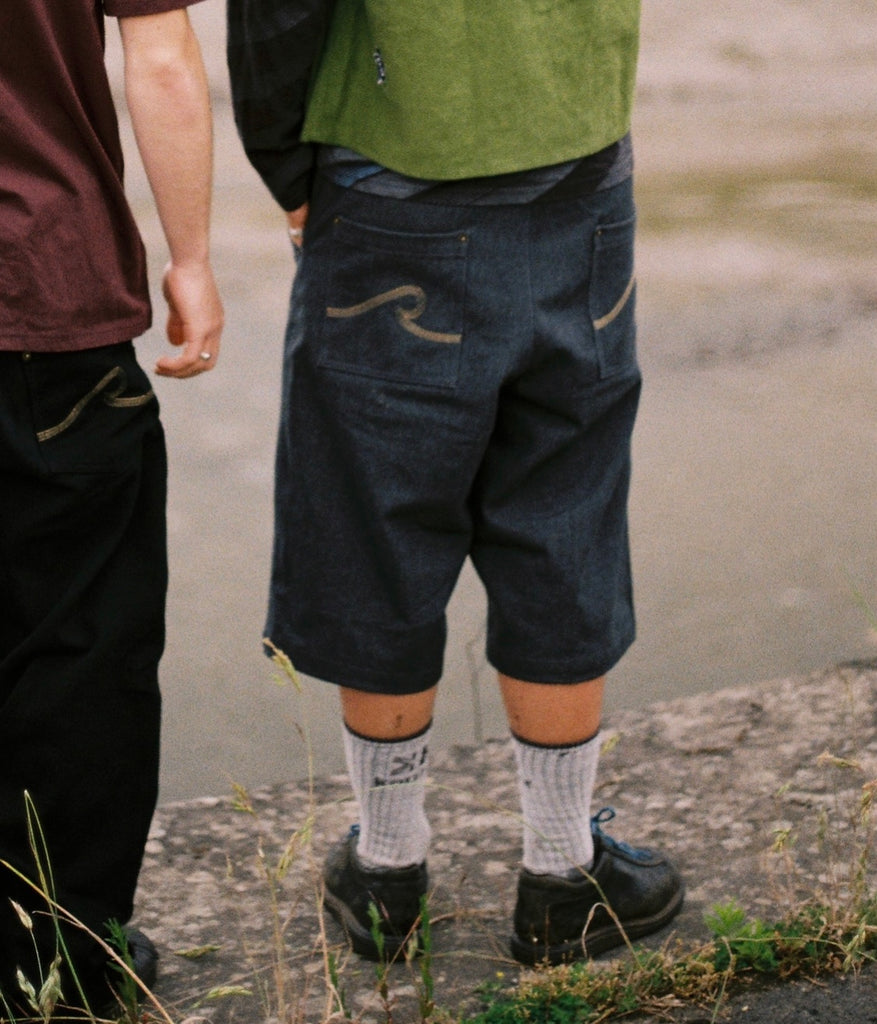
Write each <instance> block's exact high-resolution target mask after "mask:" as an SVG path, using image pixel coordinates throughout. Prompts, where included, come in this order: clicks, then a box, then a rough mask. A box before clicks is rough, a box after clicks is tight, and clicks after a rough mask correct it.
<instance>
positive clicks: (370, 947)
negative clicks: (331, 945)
mask: <svg viewBox="0 0 877 1024" xmlns="http://www.w3.org/2000/svg"><path fill="white" fill-rule="evenodd" d="M323 902H324V904H325V907H326V910H328V911H329V913H330V914H331V915H332V917H334V918H335V920H336V921H337V922H338V923H339V924H340V925H341V927H342V928H343V929H344V931H345V932H346V934H347V939H348V941H349V942H350V948H351V949H352V950H353V952H354V953H357V954H358V955H359V956H361V957H364V958H365V959H366V960H374V961H376V962H380V961H382V960H395V959H396V957H397V956H398V955H399V951H400V950H402V949H404V948H405V946H407V945H408V943H409V942H414V943H415V944H417V932H416V931H414V932H412V933H411V934H408V935H393V934H390V935H388V934H386V933H384V951H383V954H381V952H380V951H379V950H378V944H377V943H376V942H375V940H374V936H373V935H372V933H371V929H366V928H363V926H362V925H361V924H360V922H359V921H358V920H357V919H356V917H355V916H354V914H353V912H352V911H351V910H350V908H349V907H348V906H347V904H346V903H344V902H343V901H342V900H340V899H339V898H338V897H337V896H335V894H334V893H333V892H332V891H331V890H330V889H328V888H326V889H325V890H324V894H323Z"/></svg>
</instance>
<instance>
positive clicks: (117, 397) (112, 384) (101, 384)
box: [37, 366, 155, 442]
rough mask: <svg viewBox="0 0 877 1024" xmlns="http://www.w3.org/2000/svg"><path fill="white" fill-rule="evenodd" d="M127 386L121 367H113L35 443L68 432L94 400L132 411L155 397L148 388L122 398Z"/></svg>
mask: <svg viewBox="0 0 877 1024" xmlns="http://www.w3.org/2000/svg"><path fill="white" fill-rule="evenodd" d="M127 384H128V378H127V376H126V375H125V371H124V370H123V369H122V367H121V366H114V367H113V369H112V370H110V371H109V373H107V374H105V375H104V376H103V377H102V378H101V379H100V380H99V381H98V382H97V384H95V386H94V387H93V388H92V389H91V391H89V392H88V394H87V395H84V396H83V397H82V398H80V399H79V401H78V402H77V403H76V405H74V406H73V408H72V409H71V410H70V412H68V413H67V415H66V416H65V417H64V419H63V420H61V422H60V423H56V424H55V426H54V427H47V428H46V429H45V430H40V431H38V432H37V441H39V442H43V441H51V439H52V438H53V437H57V436H58V435H59V434H63V433H64V431H65V430H69V429H70V427H72V426H73V424H74V423H75V422H76V421H77V420H78V419H79V417H80V416H81V415H82V412H83V410H84V409H85V408H86V406H87V405H88V404H89V403H90V402H92V401H94V399H95V398H98V397H100V399H101V401H102V402H104V404H105V405H109V406H111V407H112V408H114V409H132V408H136V407H137V406H138V405H145V404H146V403H147V402H148V401H150V400H151V399H152V398H153V397H154V396H155V392H154V391H153V390H152V388H150V389H149V390H148V391H146V392H144V393H143V394H140V395H129V396H127V397H122V392H123V391H124V390H125V388H126V387H127Z"/></svg>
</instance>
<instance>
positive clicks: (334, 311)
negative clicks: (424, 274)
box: [326, 284, 462, 345]
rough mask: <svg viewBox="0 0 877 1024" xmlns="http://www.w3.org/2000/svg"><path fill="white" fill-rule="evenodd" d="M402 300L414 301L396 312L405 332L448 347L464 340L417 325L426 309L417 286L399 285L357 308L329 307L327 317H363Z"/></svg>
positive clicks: (424, 299)
mask: <svg viewBox="0 0 877 1024" xmlns="http://www.w3.org/2000/svg"><path fill="white" fill-rule="evenodd" d="M401 299H414V305H413V306H412V307H408V308H406V307H405V306H396V309H395V311H394V312H395V313H396V319H397V320H398V321H399V324H400V326H401V327H402V328H404V330H406V331H408V332H409V333H410V334H414V335H416V336H417V337H418V338H425V339H426V340H427V341H440V342H444V343H445V344H447V345H458V344H459V343H460V339H461V338H462V335H460V334H444V333H442V332H441V331H428V330H427V329H426V328H425V327H421V326H420V324H417V323H415V321H416V320H417V319H418V318H419V317H420V316H421V315H422V314H423V312H424V310H425V309H426V292H425V291H424V290H423V289H422V288H421V287H420V286H419V285H416V284H403V285H399V287H398V288H391V289H390V290H389V291H388V292H381V293H380V295H374V296H372V298H370V299H366V300H365V302H359V303H357V304H356V305H355V306H345V307H343V308H342V307H340V306H327V307H326V316H330V317H333V318H334V319H347V318H349V317H354V316H362V315H363V314H364V313H370V312H371V311H372V310H373V309H377V308H378V307H379V306H384V305H386V304H387V303H388V302H396V301H397V300H401Z"/></svg>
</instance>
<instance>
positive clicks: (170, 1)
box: [104, 0, 200, 18]
mask: <svg viewBox="0 0 877 1024" xmlns="http://www.w3.org/2000/svg"><path fill="white" fill-rule="evenodd" d="M199 2H200V0H104V12H105V13H106V14H108V15H109V16H110V17H111V18H136V17H139V16H141V15H144V14H164V13H165V12H166V11H178V10H179V9H180V8H181V7H190V6H191V5H192V4H193V3H199Z"/></svg>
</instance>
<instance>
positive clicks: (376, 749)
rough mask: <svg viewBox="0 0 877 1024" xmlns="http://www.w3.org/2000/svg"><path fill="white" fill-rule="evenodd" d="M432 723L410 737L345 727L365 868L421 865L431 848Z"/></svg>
mask: <svg viewBox="0 0 877 1024" xmlns="http://www.w3.org/2000/svg"><path fill="white" fill-rule="evenodd" d="M430 732H431V727H430V726H427V728H426V729H425V730H424V731H423V732H422V733H418V735H416V736H411V737H409V738H407V739H402V740H393V741H389V742H384V741H382V740H370V739H367V738H366V737H364V736H359V735H358V734H357V733H354V732H351V731H350V729H348V728H347V727H346V726H345V728H344V753H345V755H346V757H347V770H348V773H349V775H350V784H351V787H352V788H353V794H354V796H355V797H356V800H357V803H358V804H359V815H360V818H359V839H358V840H357V844H356V852H357V856H358V857H359V859H360V860H361V861H362V862H363V864H364V865H365V866H366V867H381V868H385V867H386V868H402V867H408V866H409V865H411V864H420V863H421V861H423V860H425V859H426V853H427V850H428V848H429V840H430V835H431V831H430V827H429V822H428V821H427V818H426V813H425V811H424V806H423V804H424V797H425V795H426V773H427V766H428V754H429V736H430Z"/></svg>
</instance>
